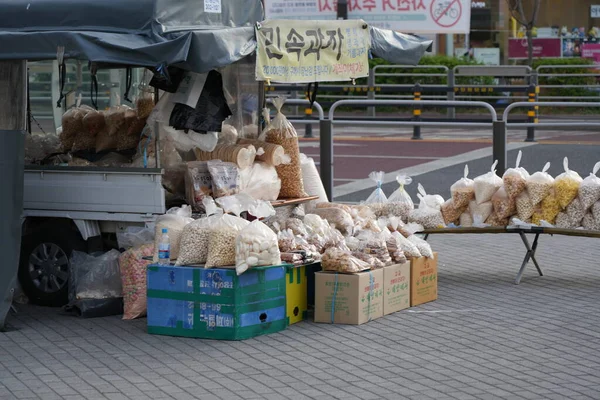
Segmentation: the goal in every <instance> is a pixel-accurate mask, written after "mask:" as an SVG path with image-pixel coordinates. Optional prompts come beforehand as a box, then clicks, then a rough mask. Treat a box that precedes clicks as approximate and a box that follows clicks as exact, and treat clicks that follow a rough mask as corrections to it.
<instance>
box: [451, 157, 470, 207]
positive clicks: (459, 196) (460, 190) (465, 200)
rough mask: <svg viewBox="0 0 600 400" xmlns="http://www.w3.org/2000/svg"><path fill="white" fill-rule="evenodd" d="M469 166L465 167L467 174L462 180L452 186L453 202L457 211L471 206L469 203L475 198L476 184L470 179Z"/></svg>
mask: <svg viewBox="0 0 600 400" xmlns="http://www.w3.org/2000/svg"><path fill="white" fill-rule="evenodd" d="M468 176H469V166H468V165H465V172H464V175H463V177H462V178H460V179H459V180H458V181H456V182H455V183H454V184H453V185H452V186H450V193H451V194H452V201H453V203H454V207H455V208H456V209H461V208H463V207H466V206H468V205H469V202H470V201H471V200H472V199H473V198H474V197H475V182H474V181H473V179H469V178H468Z"/></svg>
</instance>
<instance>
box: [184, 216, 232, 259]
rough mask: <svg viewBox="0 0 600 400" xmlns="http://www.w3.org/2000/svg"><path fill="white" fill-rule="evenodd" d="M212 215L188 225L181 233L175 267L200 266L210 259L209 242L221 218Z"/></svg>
mask: <svg viewBox="0 0 600 400" xmlns="http://www.w3.org/2000/svg"><path fill="white" fill-rule="evenodd" d="M220 217H221V216H220V215H212V216H210V217H204V218H200V219H197V220H195V221H193V222H190V223H189V224H187V225H186V226H185V227H184V228H183V231H182V233H181V242H180V244H179V254H178V257H177V262H176V263H175V265H199V264H204V263H206V260H207V258H208V241H209V237H210V232H211V228H212V225H213V224H214V223H215V222H216V221H217V220H218V219H219V218H220Z"/></svg>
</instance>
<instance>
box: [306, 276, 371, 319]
mask: <svg viewBox="0 0 600 400" xmlns="http://www.w3.org/2000/svg"><path fill="white" fill-rule="evenodd" d="M382 316H383V269H378V270H374V271H365V272H361V273H358V274H339V273H335V272H317V273H315V322H324V323H328V324H332V323H334V324H350V325H360V324H364V323H365V322H369V321H371V320H374V319H377V318H379V317H382Z"/></svg>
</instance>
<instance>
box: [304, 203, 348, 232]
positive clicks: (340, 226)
mask: <svg viewBox="0 0 600 400" xmlns="http://www.w3.org/2000/svg"><path fill="white" fill-rule="evenodd" d="M312 213H313V214H315V215H318V216H319V217H321V218H323V219H324V220H326V221H327V222H329V223H330V224H331V225H332V226H333V227H334V228H336V229H337V230H339V231H340V232H341V233H342V234H343V235H352V232H353V231H354V221H353V220H352V217H351V216H350V214H348V213H347V212H346V211H344V210H342V209H341V208H316V209H314V210H313V211H312Z"/></svg>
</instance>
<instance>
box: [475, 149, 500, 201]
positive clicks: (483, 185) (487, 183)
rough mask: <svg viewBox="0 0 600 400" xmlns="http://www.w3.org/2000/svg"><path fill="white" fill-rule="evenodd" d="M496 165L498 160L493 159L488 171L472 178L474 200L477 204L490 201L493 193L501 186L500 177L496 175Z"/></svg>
mask: <svg viewBox="0 0 600 400" xmlns="http://www.w3.org/2000/svg"><path fill="white" fill-rule="evenodd" d="M496 165H498V160H496V161H494V163H493V164H492V168H491V169H490V172H488V173H485V174H483V175H479V176H478V177H477V178H475V179H474V182H475V183H474V188H475V200H476V201H477V204H481V203H485V202H487V201H490V200H491V199H492V196H493V195H494V193H496V192H497V191H498V189H500V186H502V178H500V177H499V176H498V175H496Z"/></svg>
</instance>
